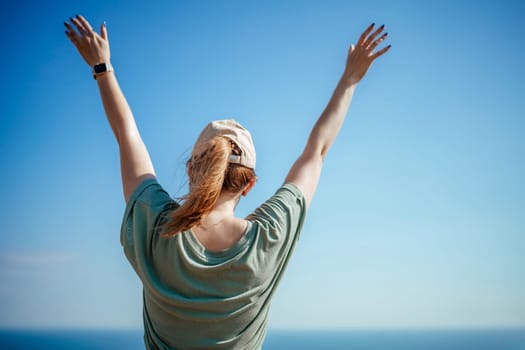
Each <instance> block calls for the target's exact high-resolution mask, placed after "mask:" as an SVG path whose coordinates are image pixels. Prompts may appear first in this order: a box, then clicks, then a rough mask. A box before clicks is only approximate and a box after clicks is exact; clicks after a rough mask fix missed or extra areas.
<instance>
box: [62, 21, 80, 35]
mask: <svg viewBox="0 0 525 350" xmlns="http://www.w3.org/2000/svg"><path fill="white" fill-rule="evenodd" d="M64 25H65V26H66V29H67V31H68V32H70V33H71V34H72V35H77V32H76V30H75V28H73V27H72V26H71V24H69V23H67V22H64Z"/></svg>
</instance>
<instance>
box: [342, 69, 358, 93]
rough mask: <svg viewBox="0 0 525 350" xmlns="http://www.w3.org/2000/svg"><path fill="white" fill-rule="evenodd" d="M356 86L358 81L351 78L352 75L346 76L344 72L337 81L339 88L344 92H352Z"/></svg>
mask: <svg viewBox="0 0 525 350" xmlns="http://www.w3.org/2000/svg"><path fill="white" fill-rule="evenodd" d="M358 84H359V81H358V80H356V79H355V78H354V77H352V75H350V74H347V73H346V72H345V73H344V74H343V75H342V76H341V79H340V80H339V86H341V87H342V88H344V89H345V90H354V89H355V88H356V87H357V85H358Z"/></svg>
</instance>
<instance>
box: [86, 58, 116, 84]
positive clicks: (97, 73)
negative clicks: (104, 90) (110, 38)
mask: <svg viewBox="0 0 525 350" xmlns="http://www.w3.org/2000/svg"><path fill="white" fill-rule="evenodd" d="M91 68H92V74H93V79H95V80H97V79H98V78H99V77H102V76H104V75H106V74H108V73H110V72H113V66H112V65H111V62H110V61H109V60H108V61H107V62H100V63H97V64H95V65H93V66H92V67H91Z"/></svg>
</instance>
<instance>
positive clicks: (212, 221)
mask: <svg viewBox="0 0 525 350" xmlns="http://www.w3.org/2000/svg"><path fill="white" fill-rule="evenodd" d="M240 197H241V196H240V194H232V193H229V192H222V193H221V194H220V195H219V198H218V199H217V202H216V203H215V206H214V207H213V209H212V211H211V212H210V213H209V214H208V215H206V217H205V218H203V219H202V222H201V224H200V225H199V226H201V227H203V228H206V227H209V226H212V225H216V224H218V223H219V222H221V221H223V220H225V219H231V218H234V217H235V214H234V211H235V207H236V206H237V204H238V203H239V200H240Z"/></svg>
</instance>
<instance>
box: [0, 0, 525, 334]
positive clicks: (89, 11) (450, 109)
mask: <svg viewBox="0 0 525 350" xmlns="http://www.w3.org/2000/svg"><path fill="white" fill-rule="evenodd" d="M0 6H1V7H0V29H1V35H2V45H1V49H0V50H1V55H0V62H1V67H2V78H1V80H0V81H1V83H0V84H2V85H1V94H0V105H1V112H0V154H1V156H2V171H1V172H0V181H1V183H2V184H3V195H2V199H1V200H0V222H2V228H1V230H0V310H1V311H0V327H74V328H85V327H89V328H93V327H95V328H100V327H103V328H110V327H119V328H122V327H124V328H126V327H128V328H129V327H132V328H140V327H141V326H142V318H141V317H142V316H141V308H142V294H141V288H142V287H141V285H140V283H139V280H138V278H137V277H136V276H135V275H134V273H133V271H132V269H131V267H130V266H129V265H128V263H127V261H126V259H125V257H124V254H123V252H122V248H121V246H120V242H119V230H120V221H121V218H122V214H123V210H124V200H123V195H122V190H121V184H120V175H119V165H118V149H117V145H116V142H115V140H114V138H113V135H112V133H111V130H110V128H109V126H108V124H107V122H106V120H105V116H104V113H103V109H102V105H101V102H100V100H99V96H98V91H97V87H96V83H95V81H94V80H93V78H92V77H91V73H90V68H89V67H88V66H87V65H86V64H85V63H84V62H83V61H82V59H81V58H80V56H79V55H78V53H77V52H76V50H75V49H74V47H73V46H72V45H71V44H70V43H69V41H68V40H67V38H66V36H65V35H64V28H63V25H62V22H63V21H64V20H67V19H68V17H70V16H73V15H75V14H76V13H81V14H83V15H84V16H85V17H86V18H88V19H89V20H90V21H91V22H92V24H93V25H96V26H97V27H98V26H99V24H100V23H101V22H102V21H104V20H106V21H107V28H108V31H109V39H110V44H111V50H112V62H113V65H114V67H115V70H116V72H117V76H118V78H119V80H120V83H121V86H122V88H123V90H124V92H125V95H126V97H127V98H128V101H129V103H130V105H131V107H132V109H133V112H134V114H135V117H136V120H137V123H138V125H139V128H140V130H141V132H142V136H143V138H144V140H145V142H146V144H147V146H148V148H149V151H150V154H151V157H152V159H153V162H154V165H155V168H156V171H157V175H158V178H159V180H160V182H161V184H163V185H164V187H165V188H166V189H167V190H168V191H169V192H170V193H171V194H173V195H174V196H180V195H182V194H184V190H185V179H184V174H185V170H184V163H185V160H186V159H187V157H188V155H189V153H190V150H191V147H192V145H193V142H194V141H195V139H196V137H197V135H198V133H199V131H200V130H201V129H202V127H204V125H205V124H206V123H207V122H208V121H210V120H213V119H219V118H235V119H237V120H239V121H240V122H241V123H243V124H244V125H245V126H246V127H247V128H248V129H250V130H251V132H252V134H253V138H254V141H255V144H256V148H257V151H258V165H257V173H258V176H259V181H258V184H257V185H256V187H255V188H254V189H253V191H252V192H251V194H250V196H249V197H248V198H246V199H243V201H241V204H240V206H239V208H238V209H239V210H238V214H239V215H246V214H247V213H249V212H250V211H251V210H252V209H254V208H255V207H256V206H257V205H258V204H260V203H261V202H263V201H264V200H265V199H266V198H268V197H269V196H270V195H272V194H273V192H274V191H275V190H276V189H277V187H278V186H279V185H280V184H281V183H282V181H283V180H284V177H285V175H286V173H287V171H288V169H289V167H290V166H291V164H292V163H293V161H294V160H295V158H296V157H297V156H298V155H299V153H300V152H301V150H302V148H303V146H304V144H305V141H306V138H307V136H308V132H309V130H310V128H311V127H312V126H313V123H314V122H315V120H316V118H317V117H318V116H319V115H320V113H321V112H322V111H323V109H324V107H325V106H326V103H327V102H328V99H329V97H330V96H331V93H332V91H333V89H334V87H335V85H336V83H337V81H338V79H339V77H340V75H341V73H342V70H343V68H344V62H345V59H346V53H347V49H348V46H349V45H350V43H352V42H355V41H356V39H357V38H358V36H359V34H360V33H361V32H362V30H363V29H364V28H366V26H367V25H369V24H370V23H371V22H376V23H378V24H381V23H385V24H386V25H387V31H388V32H389V40H388V41H389V43H390V44H392V49H391V50H390V52H388V54H387V55H385V56H383V57H381V59H379V60H378V61H376V63H375V64H374V65H373V66H372V68H371V70H370V71H369V74H368V76H366V77H365V79H364V81H363V82H362V83H361V85H360V86H359V87H358V89H357V91H356V93H355V96H354V101H353V103H352V105H351V106H350V111H349V116H348V118H347V121H346V123H345V125H344V127H343V129H342V131H341V133H340V135H339V138H338V139H337V141H336V142H335V144H334V145H333V148H332V150H331V152H330V153H329V155H328V157H327V159H326V162H325V167H324V170H323V175H322V178H321V182H320V185H319V187H318V192H317V194H316V197H315V198H314V202H313V204H312V206H311V208H310V210H309V214H308V218H307V223H306V226H305V228H304V231H303V232H302V236H301V239H300V241H299V244H298V246H297V249H296V251H295V254H294V256H293V259H292V262H291V264H290V265H289V268H288V270H287V272H286V274H285V277H284V279H283V281H282V283H281V285H280V287H279V291H278V293H277V295H276V297H275V299H274V301H273V306H272V310H271V317H270V327H272V328H349V327H359V328H399V327H506V326H520V327H525V254H524V251H525V181H524V179H525V164H524V160H525V137H524V132H525V113H524V110H525V96H524V95H525V94H524V92H525V88H524V82H525V70H524V68H523V64H524V62H525V49H524V43H525V40H524V39H523V32H524V27H523V24H524V23H525V5H524V3H523V2H521V1H476V2H471V1H383V0H380V1H249V2H248V1H170V2H168V1H166V2H163V3H157V2H146V1H123V0H122V1H89V2H85V3H82V2H73V1H45V2H44V1H34V2H28V1H16V2H15V1H7V2H6V1H4V2H2V4H1V5H0Z"/></svg>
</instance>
